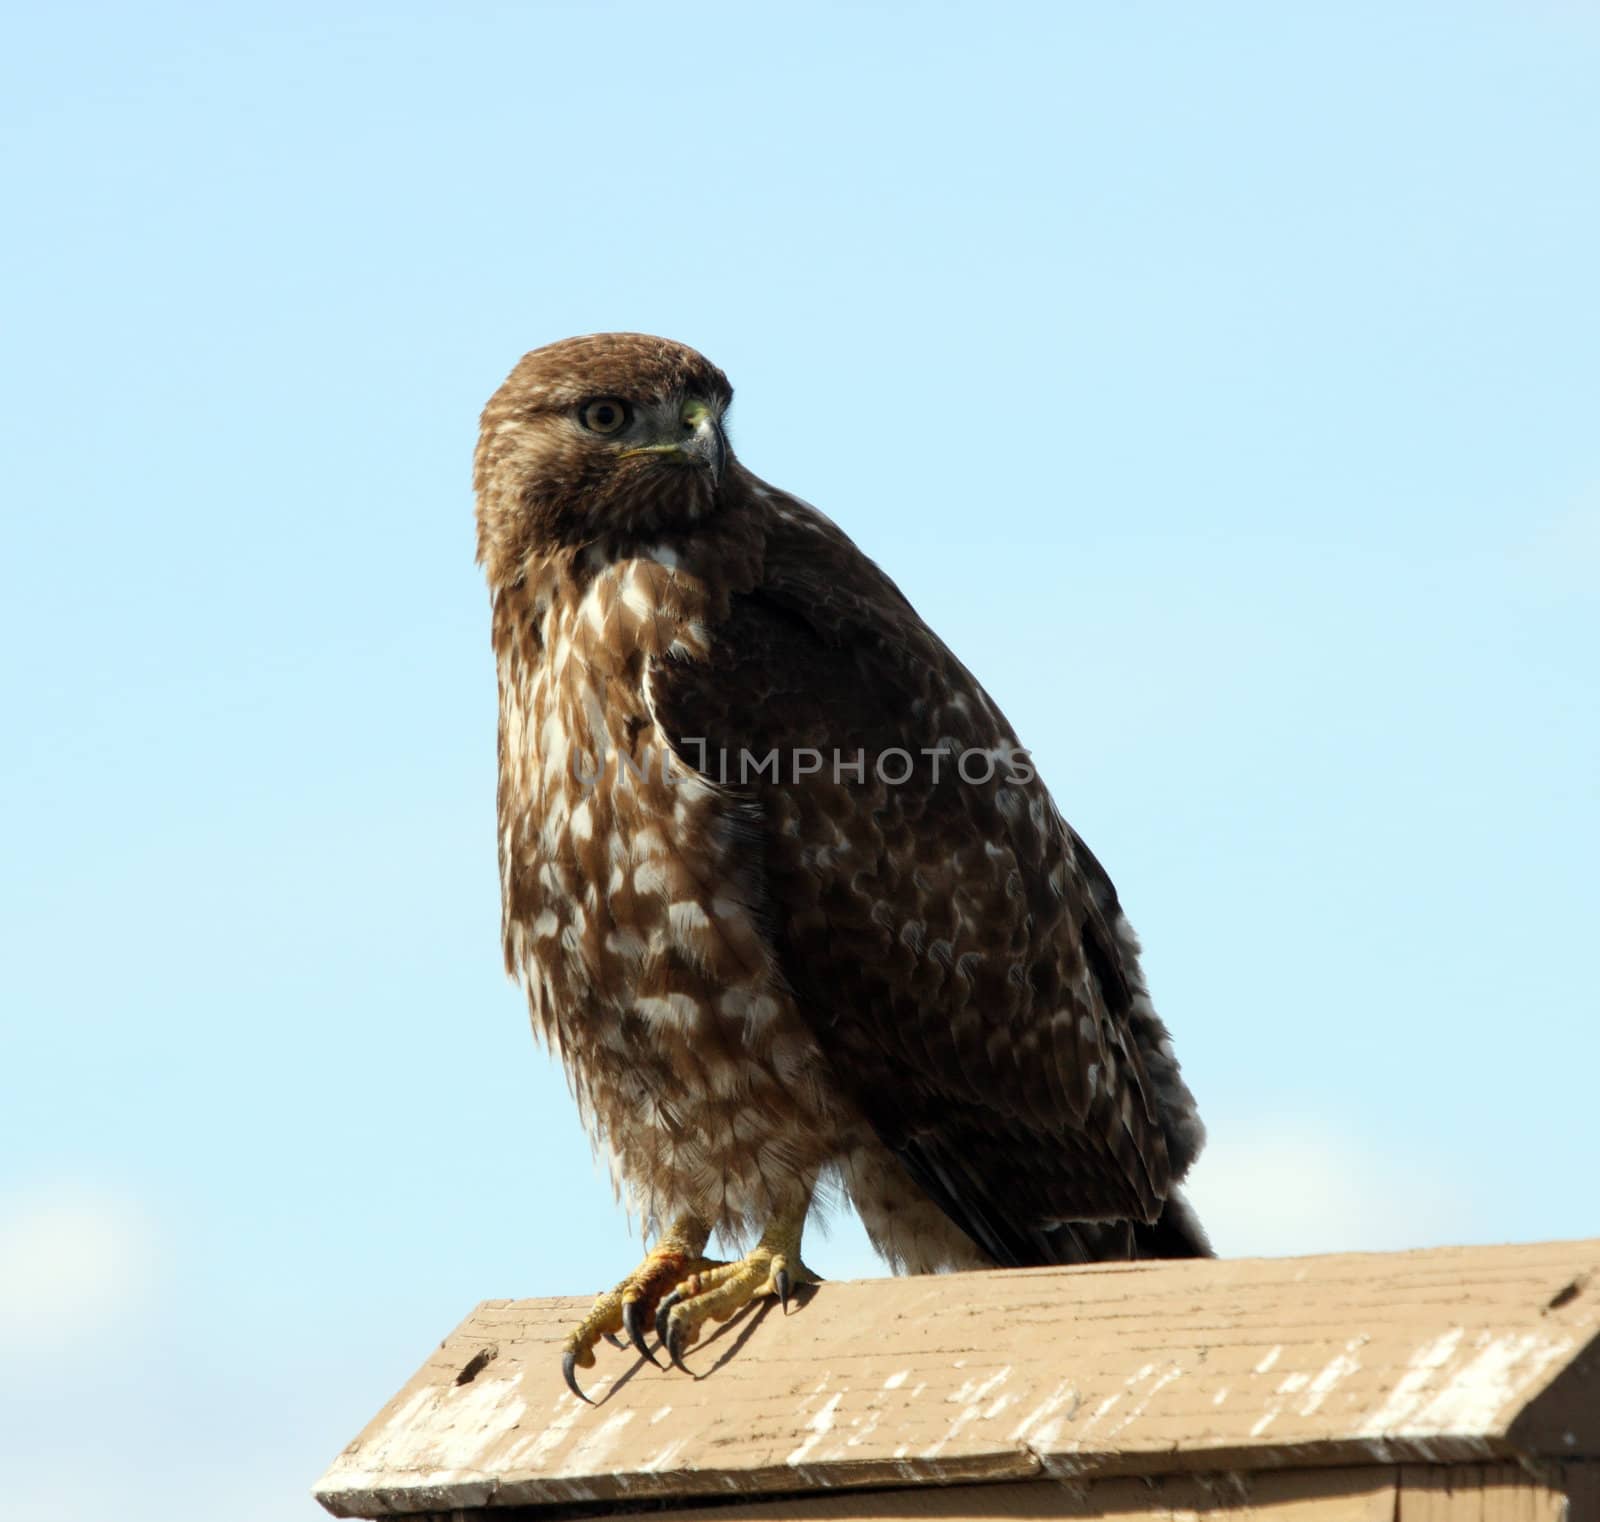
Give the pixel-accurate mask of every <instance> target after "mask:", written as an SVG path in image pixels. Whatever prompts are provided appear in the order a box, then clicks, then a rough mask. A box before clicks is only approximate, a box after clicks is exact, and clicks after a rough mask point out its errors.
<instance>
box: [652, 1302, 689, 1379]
mask: <svg viewBox="0 0 1600 1522" xmlns="http://www.w3.org/2000/svg"><path fill="white" fill-rule="evenodd" d="M681 1299H683V1291H682V1290H681V1289H675V1290H673V1291H672V1293H671V1294H670V1295H668V1296H667V1297H666V1298H665V1299H664V1300H663V1301H662V1302H661V1304H660V1305H658V1306H657V1307H656V1340H657V1341H658V1342H659V1343H660V1344H661V1346H662V1347H664V1348H665V1347H667V1329H668V1327H669V1326H670V1324H671V1322H672V1307H673V1306H675V1305H676V1304H677V1303H678V1302H679V1301H680V1300H681ZM667 1351H668V1352H669V1353H670V1352H671V1351H672V1350H671V1349H670V1348H667ZM672 1361H673V1362H674V1363H676V1362H677V1361H678V1360H677V1359H676V1358H674V1359H673V1360H672Z"/></svg>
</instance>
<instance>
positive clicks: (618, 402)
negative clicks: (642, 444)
mask: <svg viewBox="0 0 1600 1522" xmlns="http://www.w3.org/2000/svg"><path fill="white" fill-rule="evenodd" d="M629 411H630V409H629V407H628V404H627V403H626V402H625V401H623V400H622V399H621V398H620V397H616V396H600V397H596V398H595V399H594V401H592V402H585V403H584V404H583V406H582V407H581V408H579V409H578V421H579V422H580V423H582V424H583V426H584V427H585V428H587V429H588V430H589V432H590V433H615V432H616V431H617V430H618V429H619V428H621V427H623V426H624V425H625V424H626V423H627V421H628V414H629Z"/></svg>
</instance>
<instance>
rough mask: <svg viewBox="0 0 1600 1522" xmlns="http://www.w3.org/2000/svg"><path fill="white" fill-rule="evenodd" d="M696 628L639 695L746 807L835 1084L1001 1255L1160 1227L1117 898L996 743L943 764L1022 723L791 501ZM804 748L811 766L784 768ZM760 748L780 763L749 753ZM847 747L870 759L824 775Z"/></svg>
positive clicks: (872, 571)
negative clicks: (692, 647) (988, 775)
mask: <svg viewBox="0 0 1600 1522" xmlns="http://www.w3.org/2000/svg"><path fill="white" fill-rule="evenodd" d="M712 638H713V655H712V658H711V660H710V661H709V662H708V663H705V664H699V663H684V662H675V661H662V662H659V663H657V664H656V665H655V667H654V668H653V669H652V672H651V701H652V706H653V708H654V710H655V713H656V717H657V720H658V722H659V723H660V724H661V726H662V727H663V729H664V730H665V731H666V733H667V734H668V735H669V736H672V737H673V738H674V739H675V741H676V742H677V744H678V747H679V750H680V754H682V755H683V756H684V757H685V758H686V759H688V760H690V761H695V760H699V759H700V758H701V757H702V756H703V757H704V760H705V765H704V770H705V771H706V773H707V774H708V775H709V776H711V777H712V778H713V779H716V780H719V781H722V782H724V783H725V784H726V785H727V786H729V787H730V788H731V789H733V790H736V791H739V792H741V793H744V794H746V795H748V797H749V798H750V799H751V800H752V801H753V802H754V803H755V804H756V805H757V811H758V815H759V818H760V820H761V832H760V838H759V846H758V847H753V848H754V849H759V851H760V852H761V856H762V859H761V863H760V865H761V875H762V878H763V882H764V892H765V897H766V905H765V912H766V914H767V916H768V923H769V925H770V934H771V937H772V940H773V944H774V946H775V949H776V952H777V956H778V960H779V964H780V966H781V968H782V971H783V973H784V975H785V976H786V977H787V979H788V981H789V983H790V984H791V986H792V988H793V990H794V992H795V994H796V996H797V998H798V1002H799V1005H800V1008H801V1010H802V1012H803V1013H804V1015H805V1016H806V1018H807V1020H808V1021H809V1022H810V1024H811V1025H812V1027H813V1028H814V1030H815V1032H816V1034H817V1037H818V1039H819V1041H820V1042H821V1044H822V1046H823V1048H824V1049H825V1051H826V1052H827V1054H828V1056H829V1057H830V1059H831V1061H832V1063H833V1065H834V1067H835V1068H836V1070H837V1072H838V1075H839V1078H840V1081H841V1082H842V1083H843V1084H844V1085H845V1086H846V1087H847V1089H848V1090H849V1091H850V1093H851V1094H852V1095H853V1097H854V1098H855V1100H856V1102H857V1103H858V1104H859V1106H860V1107H861V1109H862V1110H863V1111H864V1113H865V1114H866V1116H867V1117H868V1119H869V1120H870V1122H871V1124H872V1126H873V1127H874V1129H875V1130H876V1131H877V1133H878V1135H879V1136H880V1137H881V1138H882V1140H883V1141H884V1142H885V1143H886V1144H887V1145H888V1147H889V1148H891V1149H892V1150H893V1152H894V1153H895V1154H896V1155H897V1156H898V1157H899V1159H900V1161H901V1162H902V1164H903V1165H904V1166H905V1168H906V1170H907V1171H908V1172H909V1173H910V1174H911V1176H912V1177H913V1178H914V1179H915V1180H916V1181H917V1182H918V1183H919V1184H920V1185H921V1187H922V1188H923V1189H924V1190H925V1191H926V1192H927V1193H928V1195H929V1196H931V1197H932V1198H933V1199H934V1200H935V1201H937V1203H938V1204H939V1205H940V1206H941V1207H942V1208H943V1209H944V1210H945V1212H946V1213H947V1214H948V1215H949V1216H950V1217H951V1218H952V1219H953V1220H954V1221H955V1222H956V1223H957V1224H958V1225H959V1226H961V1227H962V1228H963V1229H964V1230H965V1231H966V1232H967V1233H968V1235H970V1236H971V1237H972V1238H973V1239H974V1240H975V1241H976V1242H977V1243H979V1244H980V1245H981V1246H982V1247H983V1248H984V1249H985V1250H986V1251H987V1252H988V1253H989V1254H990V1256H992V1257H993V1258H994V1259H995V1261H996V1262H998V1263H1001V1264H1008V1265H1012V1264H1027V1263H1046V1262H1061V1261H1074V1260H1076V1259H1080V1258H1083V1257H1104V1256H1132V1255H1133V1253H1132V1251H1131V1250H1130V1251H1113V1250H1110V1248H1109V1247H1108V1244H1107V1242H1106V1241H1105V1240H1102V1238H1103V1237H1104V1235H1105V1234H1106V1233H1112V1234H1119V1235H1118V1240H1119V1242H1121V1241H1122V1239H1123V1237H1125V1236H1126V1235H1127V1234H1128V1233H1129V1232H1131V1231H1133V1230H1135V1229H1137V1230H1139V1231H1142V1232H1144V1233H1146V1234H1147V1235H1148V1234H1149V1233H1150V1232H1151V1231H1152V1230H1158V1229H1159V1228H1153V1227H1151V1226H1150V1225H1148V1224H1147V1223H1154V1222H1157V1221H1158V1219H1159V1218H1160V1217H1161V1212H1162V1207H1163V1204H1164V1202H1165V1201H1166V1199H1167V1196H1168V1194H1169V1192H1170V1190H1171V1188H1172V1184H1173V1182H1174V1176H1173V1166H1172V1160H1171V1158H1170V1157H1169V1147H1168V1134H1167V1128H1166V1127H1165V1126H1164V1124H1163V1117H1162V1114H1161V1113H1160V1100H1161V1097H1162V1096H1161V1094H1160V1093H1158V1090H1157V1086H1156V1085H1155V1084H1153V1083H1152V1080H1151V1077H1150V1074H1149V1072H1148V1071H1147V1068H1146V1063H1145V1058H1144V1053H1143V1052H1142V1051H1141V1046H1140V1039H1139V1038H1140V1032H1139V1031H1138V1029H1137V1028H1136V1026H1137V1020H1136V1018H1135V1015H1134V1011H1133V1004H1134V999H1133V992H1132V990H1133V978H1131V977H1130V973H1129V969H1128V968H1127V966H1126V965H1125V952H1124V950H1123V947H1122V944H1121V943H1120V942H1119V939H1118V936H1117V935H1116V933H1115V930H1114V927H1113V925H1112V924H1111V923H1110V916H1113V915H1115V914H1116V912H1117V910H1116V898H1115V894H1114V892H1112V891H1111V888H1110V882H1109V879H1106V878H1105V874H1104V872H1103V871H1102V870H1101V868H1100V866H1099V863H1098V862H1096V861H1094V858H1093V857H1092V856H1090V855H1089V854H1088V852H1087V851H1086V850H1084V849H1082V848H1081V842H1078V841H1077V839H1076V837H1075V836H1074V835H1073V833H1072V832H1071V831H1070V829H1068V827H1067V826H1066V825H1065V823H1064V822H1063V821H1062V820H1061V818H1060V816H1059V815H1058V814H1057V812H1056V810H1055V808H1054V805H1053V804H1052V803H1051V801H1050V799H1049V796H1048V794H1047V792H1046V791H1045V788H1044V785H1043V783H1042V782H1040V781H1038V780H1033V781H1016V780H1011V779H1012V777H1013V776H1014V775H1015V768H1014V766H1013V765H1012V763H1011V762H1010V760H1009V752H1008V753H1007V754H1008V759H1007V761H1006V763H1005V764H1000V763H998V762H997V764H996V772H995V776H994V777H993V778H992V779H991V780H988V781H982V780H979V781H967V780H962V778H961V777H960V776H959V775H957V774H956V767H955V761H954V757H955V755H956V754H958V753H961V752H970V753H977V752H984V751H995V750H1005V749H1006V748H1008V747H1014V746H1015V745H1016V740H1015V736H1014V735H1013V734H1012V732H1011V730H1010V728H1009V726H1008V725H1006V723H1005V720H1004V718H1003V716H1001V715H1000V714H999V712H998V710H997V709H996V708H995V707H994V705H993V704H992V702H991V701H990V700H989V698H988V697H987V695H986V694H985V693H984V692H983V690H982V688H981V687H980V686H979V684H978V683H977V681H976V680H975V679H974V678H973V677H972V675H971V674H970V673H969V672H968V671H967V670H966V668H965V667H963V666H962V665H961V664H960V662H959V661H957V660H956V659H955V657H954V656H953V655H951V653H950V652H949V651H948V650H947V649H946V648H945V647H944V645H943V644H942V643H941V642H940V641H939V640H938V639H937V638H936V637H935V636H934V635H933V634H932V632H931V631H930V630H928V628H927V627H926V626H925V625H924V624H923V623H922V621H921V620H920V619H919V618H918V617H917V615H916V613H915V612H914V611H913V609H912V608H911V606H910V604H909V603H908V602H907V601H906V600H905V598H904V597H903V596H902V595H901V594H900V593H899V591H898V590H897V589H896V588H895V587H894V585H893V584H892V583H891V582H890V581H889V580H888V578H887V577H885V576H884V575H883V574H882V572H881V571H879V570H878V568H877V567H876V566H874V565H873V564H872V563H871V562H870V561H869V560H867V559H866V557H865V556H863V555H862V554H861V553H860V552H859V551H858V550H857V549H856V548H855V546H854V545H853V544H851V542H850V541H849V540H848V539H847V538H846V537H845V536H844V535H843V534H841V533H840V532H839V531H838V530H837V529H835V528H834V527H833V526H832V525H831V524H829V523H828V522H827V520H825V519H823V518H821V517H820V515H813V514H811V513H810V512H809V510H805V509H803V508H801V507H800V506H799V505H798V504H794V505H793V507H792V508H787V509H786V510H784V511H783V512H781V513H780V514H779V515H778V516H776V517H773V518H771V519H770V521H769V525H768V530H767V544H766V553H765V567H764V573H763V575H762V578H761V580H760V582H759V583H758V584H757V585H756V586H755V588H754V589H753V590H749V591H746V592H744V593H741V594H739V595H736V596H734V597H733V599H732V603H731V608H730V612H729V615H728V617H727V618H726V619H725V620H724V621H722V622H721V623H720V624H718V625H717V626H715V627H714V628H713V631H712ZM941 746H942V747H944V748H945V749H946V750H947V752H949V754H947V756H946V759H945V760H943V761H942V762H941V763H940V766H939V771H940V776H939V779H938V780H937V781H935V780H934V775H933V761H932V759H931V758H930V757H929V756H928V755H926V754H925V752H926V751H929V750H933V749H936V748H939V747H941ZM806 748H810V749H812V750H815V751H818V752H821V753H822V755H823V757H824V760H823V764H822V768H821V770H820V771H818V772H812V773H810V774H809V775H804V776H800V777H798V778H796V776H795V775H794V767H793V764H792V761H793V757H794V756H795V755H796V754H797V753H800V754H802V755H803V753H804V750H805V749H806ZM774 750H776V751H777V752H778V753H779V765H780V768H781V771H782V775H781V776H779V777H778V778H777V779H776V780H773V779H772V777H771V776H770V775H769V774H765V773H758V772H756V770H755V767H754V766H753V765H752V764H751V763H748V762H747V763H745V764H744V765H743V766H741V759H740V757H741V753H743V754H744V755H746V756H749V757H754V758H756V759H757V760H758V761H759V760H760V759H762V758H767V757H768V754H769V753H770V752H772V751H774ZM858 751H859V752H861V753H863V757H862V758H863V760H864V763H865V765H864V771H865V777H864V780H858V779H857V777H856V775H855V769H854V768H853V767H847V768H846V769H844V770H842V771H840V772H839V773H838V774H837V775H836V774H835V769H834V767H833V757H834V755H835V753H838V754H840V755H841V756H843V758H844V759H845V761H846V762H850V761H853V760H854V759H855V757H856V753H857V752H858ZM724 752H725V753H726V754H725V755H724V754H723V753H724ZM902 755H906V756H909V757H910V758H911V760H912V761H913V766H912V770H911V775H910V776H909V777H908V778H907V779H906V780H905V781H904V782H903V783H899V784H898V785H892V779H893V778H895V777H897V776H898V775H899V774H900V772H901V771H902V770H903V769H904V762H903V761H902V760H901V759H900V757H901V756H902ZM809 762H810V758H809V757H806V758H805V760H803V761H802V762H801V766H802V767H804V766H806V765H808V764H809ZM885 768H886V769H885ZM968 770H969V774H971V775H973V776H977V775H978V774H979V773H981V772H982V770H983V766H982V764H981V762H980V761H977V760H973V761H971V762H970V763H969V767H968ZM885 778H888V779H891V780H885ZM1135 976H1136V974H1135ZM1152 1018H1153V1016H1152ZM1161 1035H1163V1036H1164V1032H1161ZM1175 1071H1176V1069H1175V1066H1174V1068H1173V1072H1174V1073H1175ZM1181 1161H1182V1163H1183V1164H1184V1165H1186V1163H1187V1159H1186V1158H1184V1159H1182V1160H1181ZM1072 1222H1090V1223H1094V1222H1128V1223H1137V1224H1136V1225H1135V1224H1130V1225H1129V1226H1127V1227H1118V1226H1094V1225H1090V1226H1086V1227H1082V1228H1074V1227H1073V1226H1072V1225H1070V1224H1068V1223H1072Z"/></svg>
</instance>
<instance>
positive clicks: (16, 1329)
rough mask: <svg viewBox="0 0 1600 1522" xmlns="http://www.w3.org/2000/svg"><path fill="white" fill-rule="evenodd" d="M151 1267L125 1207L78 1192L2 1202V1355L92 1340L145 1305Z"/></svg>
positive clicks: (151, 1241) (135, 1215)
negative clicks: (129, 1313)
mask: <svg viewBox="0 0 1600 1522" xmlns="http://www.w3.org/2000/svg"><path fill="white" fill-rule="evenodd" d="M155 1261H156V1239H155V1231H154V1228H153V1226H152V1223H151V1222H150V1220H149V1218H148V1217H147V1216H146V1215H145V1214H144V1213H143V1212H142V1211H141V1210H140V1209H139V1208H138V1207H137V1206H135V1205H133V1204H132V1203H130V1202H128V1201H127V1200H124V1199H119V1198H116V1197H113V1196H111V1195H108V1194H102V1193H99V1192H96V1191H94V1190H89V1189H83V1188H80V1187H76V1186H67V1187H61V1188H57V1189H53V1190H45V1189H38V1190H35V1191H32V1192H29V1193H26V1194H22V1195H15V1196H12V1197H10V1198H7V1199H4V1200H0V1351H26V1350H28V1349H32V1348H37V1347H40V1346H43V1345H45V1344H48V1345H50V1346H52V1347H59V1346H60V1344H61V1341H62V1339H63V1337H65V1338H69V1339H72V1340H78V1339H83V1338H88V1337H92V1336H95V1335H96V1334H98V1333H100V1332H101V1331H103V1330H104V1328H105V1327H107V1326H108V1325H110V1324H112V1323H113V1322H114V1321H116V1320H118V1319H119V1318H122V1317H124V1316H126V1315H127V1314H128V1312H129V1311H130V1310H132V1309H134V1308H135V1307H136V1306H137V1305H138V1304H139V1303H140V1302H141V1301H142V1300H143V1299H144V1297H145V1295H146V1293H147V1292H148V1290H149V1288H150V1285H151V1281H152V1278H153V1274H154V1269H155Z"/></svg>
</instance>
